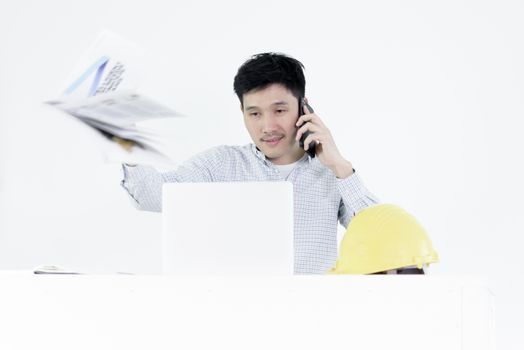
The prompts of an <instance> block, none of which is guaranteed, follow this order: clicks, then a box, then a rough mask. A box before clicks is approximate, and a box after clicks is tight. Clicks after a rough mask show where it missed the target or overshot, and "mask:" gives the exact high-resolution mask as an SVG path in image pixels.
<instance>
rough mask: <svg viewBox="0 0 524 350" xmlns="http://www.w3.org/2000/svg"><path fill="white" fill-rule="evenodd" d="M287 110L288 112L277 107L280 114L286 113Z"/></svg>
mask: <svg viewBox="0 0 524 350" xmlns="http://www.w3.org/2000/svg"><path fill="white" fill-rule="evenodd" d="M285 112H286V110H285V109H277V113H278V114H282V113H285Z"/></svg>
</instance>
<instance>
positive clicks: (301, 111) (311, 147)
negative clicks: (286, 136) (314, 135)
mask: <svg viewBox="0 0 524 350" xmlns="http://www.w3.org/2000/svg"><path fill="white" fill-rule="evenodd" d="M304 105H305V106H306V108H307V109H308V110H309V112H310V113H315V111H314V110H313V108H311V106H310V105H309V104H308V103H307V102H306V101H305V100H304V98H303V97H301V98H300V99H299V106H298V115H299V117H300V116H302V115H304V114H305V113H304ZM309 134H311V132H310V131H306V132H305V133H303V134H302V137H300V141H299V143H298V144H299V146H300V147H301V148H304V141H305V140H306V137H308V136H309ZM316 146H317V144H316V143H315V141H312V142H310V143H309V147H308V149H307V151H306V152H307V154H309V156H310V157H311V158H315V153H316Z"/></svg>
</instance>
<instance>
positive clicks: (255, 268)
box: [162, 182, 294, 275]
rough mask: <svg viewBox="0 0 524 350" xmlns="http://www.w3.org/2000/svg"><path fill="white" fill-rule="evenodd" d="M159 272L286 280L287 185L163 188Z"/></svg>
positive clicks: (289, 241)
mask: <svg viewBox="0 0 524 350" xmlns="http://www.w3.org/2000/svg"><path fill="white" fill-rule="evenodd" d="M162 212H163V214H162V219H163V223H162V224H163V227H162V229H163V263H164V273H167V274H182V275H192V274H197V275H202V274H204V275H254V274H255V275H256V274H262V275H292V274H293V256H294V251H293V232H294V231H293V185H292V184H291V183H290V182H215V183H170V184H165V185H164V187H163V198H162Z"/></svg>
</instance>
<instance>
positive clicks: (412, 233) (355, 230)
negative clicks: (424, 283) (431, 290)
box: [330, 204, 438, 274]
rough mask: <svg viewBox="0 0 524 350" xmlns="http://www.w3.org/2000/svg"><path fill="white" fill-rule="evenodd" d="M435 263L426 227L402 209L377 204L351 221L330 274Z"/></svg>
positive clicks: (435, 259)
mask: <svg viewBox="0 0 524 350" xmlns="http://www.w3.org/2000/svg"><path fill="white" fill-rule="evenodd" d="M435 262H438V254H437V252H436V251H435V250H434V249H433V245H432V244H431V241H430V239H429V237H428V235H427V234H426V230H424V228H423V227H422V226H421V225H420V224H419V223H418V221H417V220H416V219H415V218H414V217H413V216H412V215H411V214H409V213H408V212H406V211H405V210H404V209H402V208H400V207H398V206H396V205H393V204H379V205H375V206H372V207H369V208H366V209H364V210H362V211H361V212H359V213H357V215H355V217H354V218H353V219H352V220H351V222H350V224H349V226H348V228H347V231H346V233H345V234H344V237H343V239H342V242H341V244H340V251H339V257H338V260H337V262H336V265H335V267H334V268H333V269H332V270H331V271H330V273H332V274H371V273H376V272H382V271H388V270H394V269H399V268H402V267H407V266H417V267H418V268H419V269H421V268H422V266H423V265H425V264H430V263H435Z"/></svg>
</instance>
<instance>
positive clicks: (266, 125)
mask: <svg viewBox="0 0 524 350" xmlns="http://www.w3.org/2000/svg"><path fill="white" fill-rule="evenodd" d="M277 126H278V124H277V118H276V117H275V116H274V115H272V114H268V115H265V116H264V118H262V132H264V133H266V134H269V133H272V132H274V131H275V130H277V129H278V127H277Z"/></svg>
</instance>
